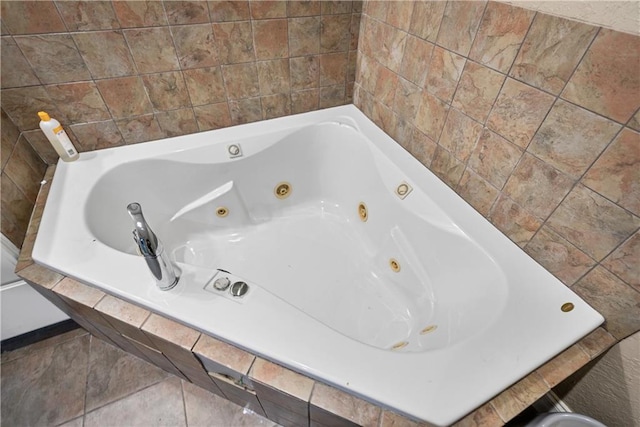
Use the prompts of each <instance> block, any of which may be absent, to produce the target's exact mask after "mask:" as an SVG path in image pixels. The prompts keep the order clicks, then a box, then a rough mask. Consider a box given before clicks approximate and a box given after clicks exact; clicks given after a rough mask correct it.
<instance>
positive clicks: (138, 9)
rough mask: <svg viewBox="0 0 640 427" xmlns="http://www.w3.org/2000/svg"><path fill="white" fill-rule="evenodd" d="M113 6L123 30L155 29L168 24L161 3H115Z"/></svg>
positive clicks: (150, 0)
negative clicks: (137, 28) (135, 28)
mask: <svg viewBox="0 0 640 427" xmlns="http://www.w3.org/2000/svg"><path fill="white" fill-rule="evenodd" d="M112 4H113V9H114V11H115V12H116V15H117V16H118V20H119V21H120V25H122V27H123V28H134V27H155V26H159V25H167V23H168V22H167V17H166V16H165V13H164V8H163V7H162V2H160V1H155V0H134V1H115V2H112Z"/></svg>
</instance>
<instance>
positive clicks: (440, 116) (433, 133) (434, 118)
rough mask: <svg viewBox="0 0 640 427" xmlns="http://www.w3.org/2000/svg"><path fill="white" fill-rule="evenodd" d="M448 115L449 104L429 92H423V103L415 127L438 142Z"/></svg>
mask: <svg viewBox="0 0 640 427" xmlns="http://www.w3.org/2000/svg"><path fill="white" fill-rule="evenodd" d="M448 114H449V106H448V105H447V104H445V103H444V102H442V101H441V100H440V99H438V98H436V97H435V96H433V95H431V94H430V93H428V92H427V91H422V101H421V102H420V107H418V113H417V114H416V120H415V125H416V127H417V128H418V129H420V130H421V131H422V132H424V133H425V134H426V135H427V136H428V137H429V138H431V139H432V140H434V141H438V140H439V139H440V134H441V132H442V128H443V127H444V124H445V121H446V119H447V115H448Z"/></svg>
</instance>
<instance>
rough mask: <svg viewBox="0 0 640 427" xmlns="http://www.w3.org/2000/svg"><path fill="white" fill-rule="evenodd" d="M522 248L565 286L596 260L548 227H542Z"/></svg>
mask: <svg viewBox="0 0 640 427" xmlns="http://www.w3.org/2000/svg"><path fill="white" fill-rule="evenodd" d="M524 250H525V251H526V252H527V253H528V254H529V255H531V257H532V258H533V259H535V260H536V261H537V262H539V263H540V264H541V265H542V266H543V267H544V268H546V269H547V270H549V272H550V273H551V274H553V275H554V276H556V277H557V278H558V279H560V280H561V281H562V283H564V284H565V285H567V286H571V285H573V284H574V283H575V282H576V281H577V280H578V279H580V278H581V277H582V276H583V275H584V274H585V273H586V272H588V271H589V270H590V269H591V268H593V266H595V265H596V262H595V261H594V260H593V259H591V257H589V256H588V255H587V254H585V253H584V252H582V251H581V250H580V249H578V248H577V247H575V246H574V245H572V244H571V243H569V242H568V241H567V240H565V239H564V238H563V237H562V236H560V235H559V234H557V233H556V232H554V231H553V230H551V229H550V228H549V227H547V226H544V227H542V228H541V229H540V230H539V231H538V232H537V233H536V235H535V236H534V237H533V239H531V241H529V243H527V246H525V248H524Z"/></svg>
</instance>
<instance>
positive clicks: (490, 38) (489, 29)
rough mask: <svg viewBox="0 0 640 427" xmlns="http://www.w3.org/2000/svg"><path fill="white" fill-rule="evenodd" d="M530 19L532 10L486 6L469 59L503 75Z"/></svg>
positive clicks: (492, 3)
mask: <svg viewBox="0 0 640 427" xmlns="http://www.w3.org/2000/svg"><path fill="white" fill-rule="evenodd" d="M534 16H535V12H534V11H532V10H528V9H524V8H521V7H516V6H511V5H509V4H504V3H498V2H493V1H491V2H489V3H488V4H487V9H486V10H485V12H484V15H483V17H482V22H481V23H480V28H479V29H478V33H477V34H476V38H475V40H474V42H473V46H472V47H471V51H470V52H469V58H470V59H473V60H475V61H478V62H479V63H481V64H483V65H486V66H487V67H491V68H493V69H494V70H498V71H500V72H501V73H505V74H506V73H507V72H508V71H509V69H510V68H511V64H513V60H514V59H515V57H516V55H517V54H518V50H519V49H520V46H521V44H522V41H523V40H524V37H525V35H526V34H527V31H528V30H529V26H530V25H531V22H532V21H533V17H534Z"/></svg>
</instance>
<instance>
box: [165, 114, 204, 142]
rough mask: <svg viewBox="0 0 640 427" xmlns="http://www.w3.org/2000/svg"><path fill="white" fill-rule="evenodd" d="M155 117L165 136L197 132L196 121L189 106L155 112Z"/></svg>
mask: <svg viewBox="0 0 640 427" xmlns="http://www.w3.org/2000/svg"><path fill="white" fill-rule="evenodd" d="M156 119H157V120H158V124H159V125H160V129H162V132H164V135H165V137H167V138H170V137H173V136H181V135H188V134H190V133H196V132H198V130H199V129H198V123H196V118H195V115H194V112H193V110H192V109H191V108H182V109H180V110H171V111H161V112H159V113H156Z"/></svg>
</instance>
